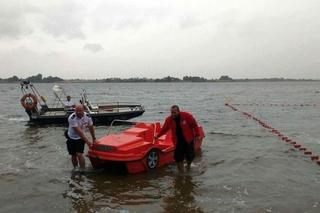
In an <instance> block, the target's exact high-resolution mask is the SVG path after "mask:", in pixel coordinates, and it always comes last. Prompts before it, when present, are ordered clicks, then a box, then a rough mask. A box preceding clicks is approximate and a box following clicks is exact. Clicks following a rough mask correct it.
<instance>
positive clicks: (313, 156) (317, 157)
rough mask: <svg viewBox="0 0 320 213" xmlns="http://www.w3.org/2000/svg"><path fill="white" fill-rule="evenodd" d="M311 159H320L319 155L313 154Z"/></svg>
mask: <svg viewBox="0 0 320 213" xmlns="http://www.w3.org/2000/svg"><path fill="white" fill-rule="evenodd" d="M311 160H319V156H316V155H312V156H311Z"/></svg>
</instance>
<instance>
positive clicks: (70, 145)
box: [67, 139, 84, 155]
mask: <svg viewBox="0 0 320 213" xmlns="http://www.w3.org/2000/svg"><path fill="white" fill-rule="evenodd" d="M67 149H68V152H69V154H70V155H75V154H76V153H83V151H84V141H83V140H82V139H78V140H73V139H68V140H67Z"/></svg>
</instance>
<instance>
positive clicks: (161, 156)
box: [87, 122, 204, 174]
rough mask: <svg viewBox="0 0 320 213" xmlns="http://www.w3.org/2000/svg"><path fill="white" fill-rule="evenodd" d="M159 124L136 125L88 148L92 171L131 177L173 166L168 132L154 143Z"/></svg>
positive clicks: (201, 134) (172, 148)
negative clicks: (117, 173) (117, 171)
mask: <svg viewBox="0 0 320 213" xmlns="http://www.w3.org/2000/svg"><path fill="white" fill-rule="evenodd" d="M160 128H161V126H160V123H143V122H140V123H136V124H135V125H134V126H132V127H131V128H129V129H126V130H124V131H123V132H121V133H117V134H109V135H106V136H104V137H102V138H100V139H98V140H96V142H95V143H94V144H93V145H92V146H91V147H90V148H89V151H88V154H87V156H88V157H89V159H90V161H91V164H92V167H93V168H94V169H102V168H104V169H106V170H108V169H116V168H118V169H123V170H124V171H125V172H126V173H129V174H134V173H140V172H145V171H149V170H155V169H157V168H159V167H162V166H164V165H167V164H171V163H173V162H174V158H173V153H174V144H173V140H172V132H171V131H168V132H167V134H165V135H163V136H161V137H160V138H159V139H158V140H154V136H155V135H156V134H157V133H158V132H159V131H160ZM199 129H200V138H201V139H200V140H199V141H197V142H195V152H196V153H197V152H199V151H200V149H201V144H202V139H203V138H204V133H203V129H202V127H199ZM123 170H122V171H123Z"/></svg>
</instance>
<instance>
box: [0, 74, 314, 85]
mask: <svg viewBox="0 0 320 213" xmlns="http://www.w3.org/2000/svg"><path fill="white" fill-rule="evenodd" d="M303 80H306V81H310V80H312V79H285V78H261V79H233V78H231V77H229V76H228V75H222V76H221V77H220V78H219V79H206V78H203V77H199V76H184V77H183V78H182V79H180V78H176V77H172V76H167V77H164V78H156V79H153V78H144V77H142V78H139V77H136V78H105V79H90V80H84V79H62V78H60V77H56V76H48V77H43V76H42V74H40V73H39V74H37V75H33V76H29V77H27V78H19V77H17V76H16V75H14V76H12V77H10V78H0V83H19V82H22V81H30V82H33V83H56V82H66V83H75V82H84V83H86V82H89V83H112V82H114V83H125V82H129V83H130V82H234V81H236V82H239V81H303Z"/></svg>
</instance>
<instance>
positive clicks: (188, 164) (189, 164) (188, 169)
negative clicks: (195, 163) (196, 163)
mask: <svg viewBox="0 0 320 213" xmlns="http://www.w3.org/2000/svg"><path fill="white" fill-rule="evenodd" d="M190 168H191V162H189V161H187V171H190Z"/></svg>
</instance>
